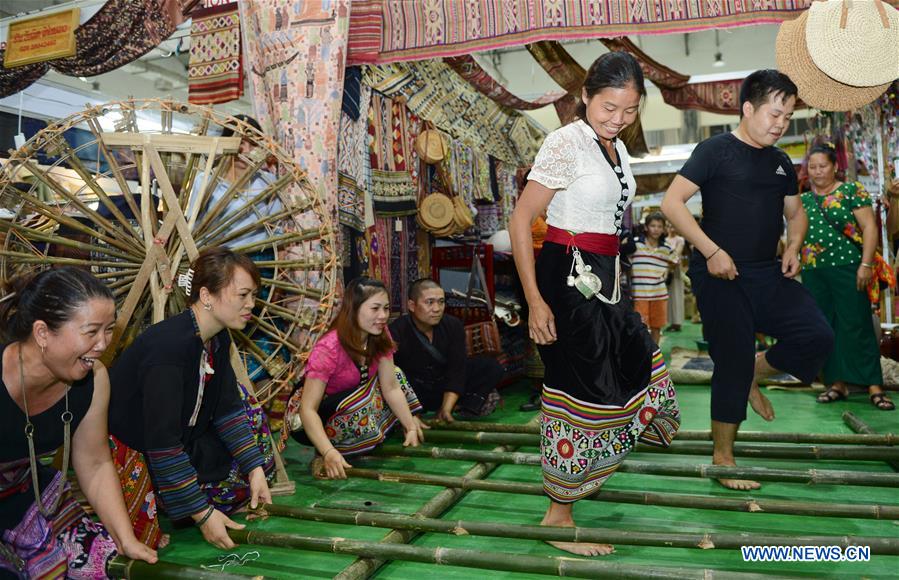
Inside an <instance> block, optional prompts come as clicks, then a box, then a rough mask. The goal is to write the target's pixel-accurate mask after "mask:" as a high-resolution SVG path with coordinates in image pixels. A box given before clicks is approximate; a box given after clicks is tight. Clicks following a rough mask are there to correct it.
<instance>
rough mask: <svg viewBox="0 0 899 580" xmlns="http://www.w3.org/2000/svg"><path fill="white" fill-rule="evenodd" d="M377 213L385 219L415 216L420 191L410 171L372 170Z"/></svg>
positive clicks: (373, 198)
mask: <svg viewBox="0 0 899 580" xmlns="http://www.w3.org/2000/svg"><path fill="white" fill-rule="evenodd" d="M371 180H372V183H371V186H372V188H371V194H372V202H373V203H374V208H375V213H376V214H377V215H379V216H383V217H396V216H406V215H415V213H416V212H417V211H418V208H417V206H416V198H417V194H418V189H417V188H416V187H415V183H414V182H413V181H412V174H410V173H409V172H408V171H384V170H381V169H372V170H371Z"/></svg>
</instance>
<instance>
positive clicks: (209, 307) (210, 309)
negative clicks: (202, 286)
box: [203, 302, 212, 312]
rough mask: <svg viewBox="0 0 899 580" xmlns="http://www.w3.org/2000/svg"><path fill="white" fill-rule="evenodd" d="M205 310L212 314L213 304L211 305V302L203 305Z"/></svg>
mask: <svg viewBox="0 0 899 580" xmlns="http://www.w3.org/2000/svg"><path fill="white" fill-rule="evenodd" d="M203 310H206V311H207V312H211V311H212V304H210V303H209V302H205V303H204V304H203Z"/></svg>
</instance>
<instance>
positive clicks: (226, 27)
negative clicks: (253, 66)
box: [187, 2, 243, 105]
mask: <svg viewBox="0 0 899 580" xmlns="http://www.w3.org/2000/svg"><path fill="white" fill-rule="evenodd" d="M240 48H241V47H240V14H238V8H237V3H236V2H234V3H231V4H222V5H220V6H213V7H211V8H203V9H200V10H194V12H193V18H192V20H191V24H190V64H189V65H188V67H187V87H188V97H187V100H188V101H189V102H191V103H194V104H196V105H214V104H217V103H227V102H228V101H233V100H235V99H239V98H240V97H241V96H242V95H243V60H242V58H241V50H240Z"/></svg>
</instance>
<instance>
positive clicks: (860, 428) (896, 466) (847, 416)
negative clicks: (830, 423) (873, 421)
mask: <svg viewBox="0 0 899 580" xmlns="http://www.w3.org/2000/svg"><path fill="white" fill-rule="evenodd" d="M843 423H846V425H847V426H848V427H849V428H850V429H852V430H853V431H855V432H856V433H862V434H864V435H878V433H877V431H875V430H874V429H871V427H870V426H869V425H868V424H867V423H865V422H864V421H862V420H861V419H859V418H858V417H857V416H856V415H855V413H853V412H852V411H843ZM887 465H889V466H890V467H892V468H893V471H899V461H893V460H888V461H887Z"/></svg>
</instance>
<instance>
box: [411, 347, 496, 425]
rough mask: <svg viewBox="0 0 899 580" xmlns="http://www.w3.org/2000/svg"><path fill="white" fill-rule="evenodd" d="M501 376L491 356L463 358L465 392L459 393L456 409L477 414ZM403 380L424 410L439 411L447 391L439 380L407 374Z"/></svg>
mask: <svg viewBox="0 0 899 580" xmlns="http://www.w3.org/2000/svg"><path fill="white" fill-rule="evenodd" d="M504 374H505V371H504V370H503V366H502V365H501V364H499V361H497V360H496V359H495V358H493V357H489V356H475V357H471V358H468V359H466V360H465V391H464V392H463V393H460V394H459V402H458V403H457V404H456V409H457V410H460V411H461V410H464V411H469V412H471V413H477V412H478V411H479V410H480V409H481V407H482V406H483V405H484V401H486V400H487V395H488V394H489V393H490V391H492V390H493V389H495V388H496V386H497V385H498V384H499V382H500V381H501V380H502V379H503V375H504ZM406 378H408V379H409V384H410V385H411V386H412V390H414V391H415V394H416V395H418V400H419V402H421V405H422V407H424V408H425V411H429V412H431V411H439V410H440V406H441V405H442V404H443V393H445V392H446V390H447V389H446V385H445V384H444V383H443V382H442V381H440V380H438V381H434V380H433V379H421V378H416V377H411V376H408V375H407V376H406Z"/></svg>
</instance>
